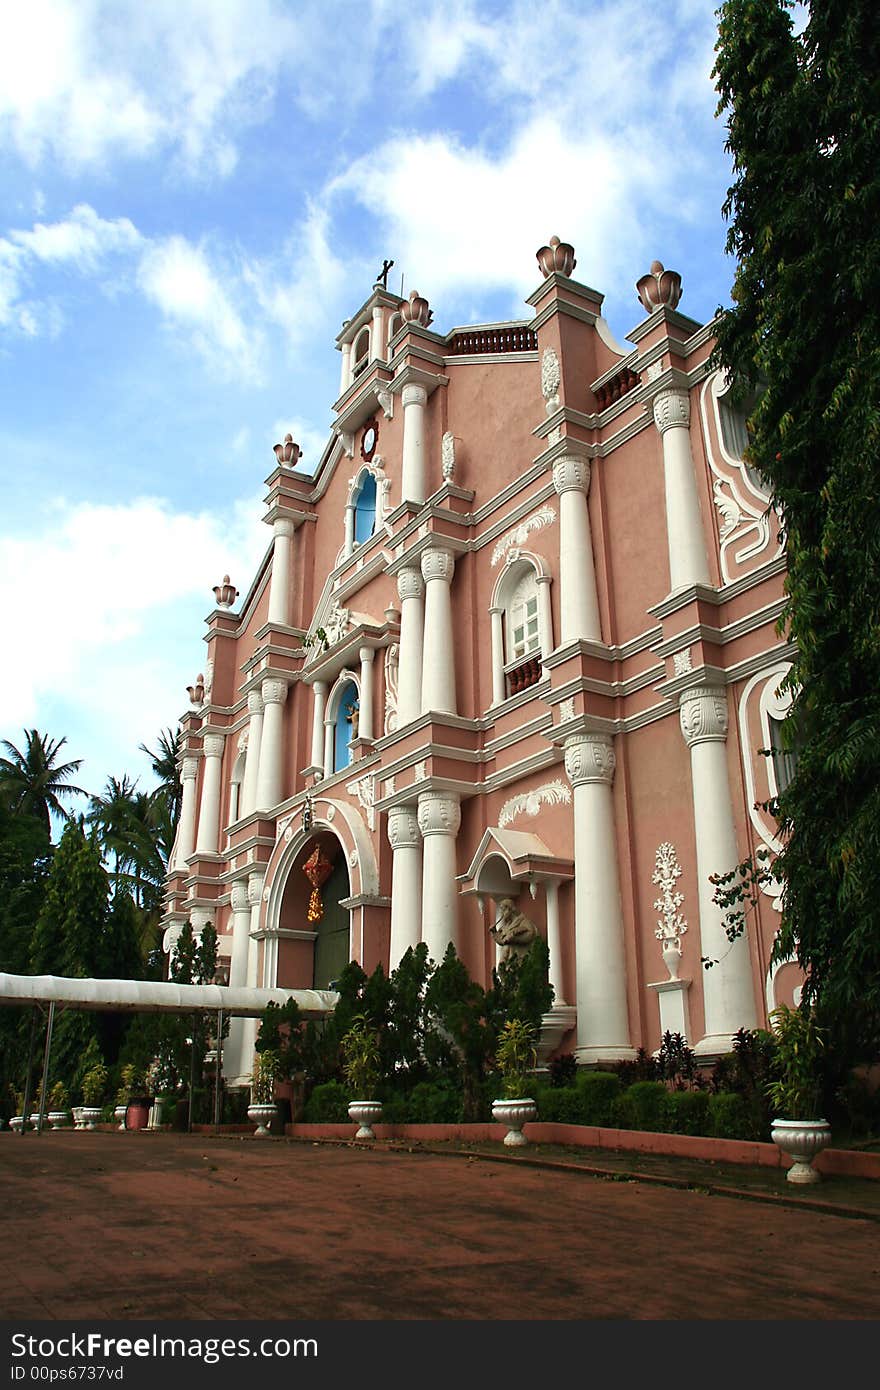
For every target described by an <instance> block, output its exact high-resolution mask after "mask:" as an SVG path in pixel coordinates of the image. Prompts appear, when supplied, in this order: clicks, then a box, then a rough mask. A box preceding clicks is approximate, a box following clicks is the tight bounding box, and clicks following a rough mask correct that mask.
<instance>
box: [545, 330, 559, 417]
mask: <svg viewBox="0 0 880 1390" xmlns="http://www.w3.org/2000/svg"><path fill="white" fill-rule="evenodd" d="M561 381H562V373H561V371H560V368H559V358H558V357H557V355H556V352H555V350H554V349H553V348H552V347H545V349H544V351H543V353H542V354H541V395H542V396H543V397H544V402H545V406H546V410H547V414H548V415H552V414H553V412H554V410H558V409H559V385H560V382H561Z"/></svg>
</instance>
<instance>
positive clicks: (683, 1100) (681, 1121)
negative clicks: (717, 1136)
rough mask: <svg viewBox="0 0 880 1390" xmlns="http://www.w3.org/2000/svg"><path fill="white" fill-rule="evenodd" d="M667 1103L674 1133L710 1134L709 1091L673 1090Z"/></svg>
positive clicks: (670, 1123) (670, 1124)
mask: <svg viewBox="0 0 880 1390" xmlns="http://www.w3.org/2000/svg"><path fill="white" fill-rule="evenodd" d="M666 1103H667V1106H668V1113H669V1128H670V1129H671V1131H672V1133H673V1134H708V1132H709V1093H708V1091H671V1092H670V1093H669V1095H668V1096H667V1098H666Z"/></svg>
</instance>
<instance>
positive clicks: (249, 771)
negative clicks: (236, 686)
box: [239, 690, 263, 816]
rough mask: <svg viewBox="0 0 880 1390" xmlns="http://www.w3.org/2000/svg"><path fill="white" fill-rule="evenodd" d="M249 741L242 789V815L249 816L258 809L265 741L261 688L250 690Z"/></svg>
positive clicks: (240, 812) (240, 810)
mask: <svg viewBox="0 0 880 1390" xmlns="http://www.w3.org/2000/svg"><path fill="white" fill-rule="evenodd" d="M248 719H249V723H248V743H247V752H246V753H245V755H244V783H243V784H242V789H241V807H240V808H239V815H240V816H249V815H250V814H251V813H252V812H253V811H255V810H256V809H257V779H258V778H259V775H260V744H261V743H262V741H263V697H262V695H261V694H260V692H259V690H249V691H248Z"/></svg>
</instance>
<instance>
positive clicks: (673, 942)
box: [651, 840, 688, 980]
mask: <svg viewBox="0 0 880 1390" xmlns="http://www.w3.org/2000/svg"><path fill="white" fill-rule="evenodd" d="M654 866H655V867H654V872H653V874H652V875H651V882H652V883H655V884H656V885H657V887H658V888H659V889H660V897H659V898H655V899H654V911H655V912H659V913H660V916H659V917H658V919H657V926H656V928H655V930H654V935H655V936H656V938H657V940H658V941H659V942H661V943H662V947H663V960H664V961H665V963H666V968H667V970H668V971H669V978H670V979H671V980H677V979H678V967H679V963H680V961H681V938H682V937H683V936H684V934H685V932H686V931H687V929H688V928H687V921H686V919H685V918H684V917H683V916H682V915H681V913H680V912H679V908H680V907H681V905H682V903H683V902H684V895H683V894H682V893H680V892H679V891H678V889H677V888H676V886H675V884H676V880H677V879H679V878H681V865H680V864H679V862H678V860H677V858H676V857H675V847H674V845H671V844H670V843H669V841H668V840H666V841H665V842H664V843H663V844H662V845H658V846H657V851H656V853H655V855H654Z"/></svg>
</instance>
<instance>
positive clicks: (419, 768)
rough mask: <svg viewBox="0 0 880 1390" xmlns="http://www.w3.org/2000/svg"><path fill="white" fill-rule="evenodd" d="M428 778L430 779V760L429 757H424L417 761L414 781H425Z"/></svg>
mask: <svg viewBox="0 0 880 1390" xmlns="http://www.w3.org/2000/svg"><path fill="white" fill-rule="evenodd" d="M427 779H428V762H427V759H426V758H423V759H422V761H421V762H419V763H416V769H415V772H414V773H413V781H414V782H425V781H427Z"/></svg>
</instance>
